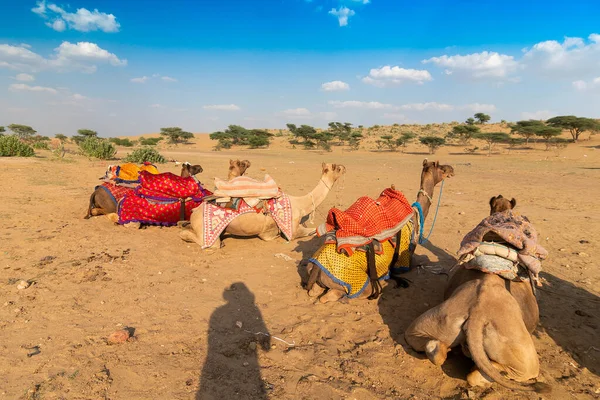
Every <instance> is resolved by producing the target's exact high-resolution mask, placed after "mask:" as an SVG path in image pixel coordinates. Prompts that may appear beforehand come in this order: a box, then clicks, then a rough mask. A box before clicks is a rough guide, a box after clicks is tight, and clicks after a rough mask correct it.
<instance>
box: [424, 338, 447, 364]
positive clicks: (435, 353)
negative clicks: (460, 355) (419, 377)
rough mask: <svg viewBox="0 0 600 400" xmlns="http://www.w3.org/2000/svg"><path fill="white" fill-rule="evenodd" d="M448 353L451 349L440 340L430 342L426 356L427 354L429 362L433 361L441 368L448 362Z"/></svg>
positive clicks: (426, 348)
mask: <svg viewBox="0 0 600 400" xmlns="http://www.w3.org/2000/svg"><path fill="white" fill-rule="evenodd" d="M448 351H450V348H449V347H448V346H447V345H445V344H444V343H442V342H440V341H439V340H430V341H428V342H427V344H426V345H425V354H427V358H429V361H431V362H432V363H433V365H437V366H438V367H441V366H442V364H444V362H446V358H447V357H448Z"/></svg>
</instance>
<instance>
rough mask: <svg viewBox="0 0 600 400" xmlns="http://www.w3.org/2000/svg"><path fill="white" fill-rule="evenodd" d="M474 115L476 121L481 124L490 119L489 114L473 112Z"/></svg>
mask: <svg viewBox="0 0 600 400" xmlns="http://www.w3.org/2000/svg"><path fill="white" fill-rule="evenodd" d="M474 117H475V119H476V120H477V123H478V124H482V125H483V124H485V123H486V122H488V121H489V120H491V119H492V117H490V116H489V115H487V114H484V113H480V112H479V113H477V114H475V115H474Z"/></svg>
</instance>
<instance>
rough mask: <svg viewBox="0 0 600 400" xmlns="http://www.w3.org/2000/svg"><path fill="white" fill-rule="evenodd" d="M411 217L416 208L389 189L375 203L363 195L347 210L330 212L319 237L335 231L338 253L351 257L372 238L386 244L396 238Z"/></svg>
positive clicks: (399, 193)
mask: <svg viewBox="0 0 600 400" xmlns="http://www.w3.org/2000/svg"><path fill="white" fill-rule="evenodd" d="M412 214H413V209H412V207H411V205H410V203H409V202H408V200H406V197H404V195H403V194H402V192H399V191H397V190H393V189H391V188H387V189H385V190H384V191H383V192H381V194H380V195H379V197H378V198H377V199H376V200H374V199H371V198H370V197H366V196H364V197H360V198H359V199H358V200H356V201H355V202H354V204H352V205H351V206H350V207H348V209H346V210H345V211H341V210H339V209H337V208H332V209H330V210H329V213H328V214H327V221H326V222H325V223H324V224H322V225H321V226H319V227H318V228H317V234H318V235H319V236H322V235H324V234H326V233H327V232H330V231H335V235H336V239H337V244H338V251H341V250H345V251H346V252H347V253H348V255H351V254H352V252H353V249H354V248H356V247H358V246H362V245H365V244H368V243H370V242H371V241H372V240H373V239H377V240H378V241H384V240H387V239H390V238H391V237H393V236H394V235H395V234H396V233H397V232H398V231H399V230H400V229H402V227H403V226H404V224H406V223H407V222H408V220H409V219H410V218H411V216H412Z"/></svg>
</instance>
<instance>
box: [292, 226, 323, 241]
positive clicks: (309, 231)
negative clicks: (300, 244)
mask: <svg viewBox="0 0 600 400" xmlns="http://www.w3.org/2000/svg"><path fill="white" fill-rule="evenodd" d="M316 232H317V230H316V229H315V228H307V227H305V226H302V225H299V226H298V228H297V229H296V234H295V235H294V239H298V238H303V237H306V236H312V235H314V234H315V233H316Z"/></svg>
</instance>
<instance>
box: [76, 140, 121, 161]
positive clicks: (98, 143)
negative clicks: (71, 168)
mask: <svg viewBox="0 0 600 400" xmlns="http://www.w3.org/2000/svg"><path fill="white" fill-rule="evenodd" d="M79 148H80V149H81V152H82V153H83V154H84V155H86V156H88V157H94V158H99V159H100V160H110V159H111V158H113V157H114V156H115V154H116V153H117V148H116V147H115V145H114V144H112V143H111V142H109V141H108V140H104V139H100V138H98V137H94V136H92V137H88V138H86V139H85V140H83V141H82V142H81V143H80V144H79Z"/></svg>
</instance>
